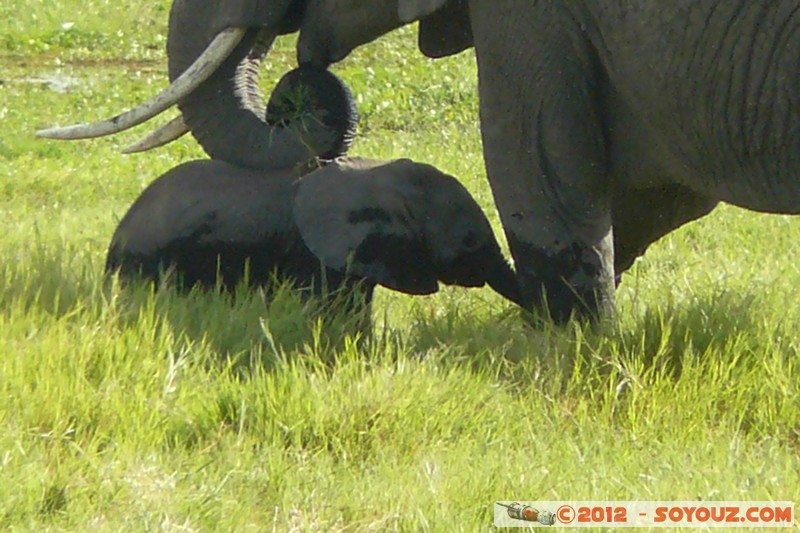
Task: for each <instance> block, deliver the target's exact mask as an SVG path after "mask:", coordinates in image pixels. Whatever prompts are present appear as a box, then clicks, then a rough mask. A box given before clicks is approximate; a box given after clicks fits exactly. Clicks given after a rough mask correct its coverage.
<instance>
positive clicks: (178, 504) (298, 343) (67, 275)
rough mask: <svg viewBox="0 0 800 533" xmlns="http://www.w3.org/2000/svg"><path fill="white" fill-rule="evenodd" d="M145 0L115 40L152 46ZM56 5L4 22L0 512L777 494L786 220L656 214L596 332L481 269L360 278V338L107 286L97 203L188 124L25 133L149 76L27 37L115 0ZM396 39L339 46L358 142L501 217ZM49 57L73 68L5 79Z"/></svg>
mask: <svg viewBox="0 0 800 533" xmlns="http://www.w3.org/2000/svg"><path fill="white" fill-rule="evenodd" d="M90 4H91V8H90V7H84V6H89V5H90ZM12 5H13V6H20V9H27V3H26V2H16V3H14V2H12ZM37 5H38V4H37ZM155 6H156V7H154V8H153V9H152V13H153V15H152V17H151V18H147V17H145V19H144V22H142V23H137V24H128V25H126V28H128V27H129V28H128V29H129V31H130V32H131V33H126V34H125V36H124V38H123V40H124V41H125V42H139V43H155V42H160V38H159V35H160V34H161V33H163V31H164V24H165V16H164V9H165V8H166V7H167V6H168V4H167V3H164V2H157V3H156V4H155ZM34 8H35V9H42V8H40V7H31V9H34ZM5 9H7V8H5V7H4V8H0V10H5ZM51 9H52V10H53V12H52V13H48V16H47V17H45V16H44V14H43V13H40V15H41V16H40V17H39V19H38V23H36V22H35V21H33V20H28V19H27V18H25V17H21V18H20V19H19V20H20V24H19V25H18V26H14V28H13V31H12V30H11V29H10V27H9V26H6V27H4V28H5V29H4V30H2V31H0V42H9V41H12V42H13V43H19V45H18V46H17V45H15V46H14V48H13V50H12V49H10V48H8V47H6V49H8V50H11V52H13V54H14V55H13V57H12V56H10V55H2V54H4V53H5V52H0V69H1V70H0V79H2V80H3V83H2V84H0V102H2V103H0V119H2V121H3V123H4V125H5V133H6V134H5V135H4V136H2V137H1V138H0V175H2V176H4V177H5V179H4V180H3V181H2V186H0V218H1V219H2V220H3V224H4V226H3V228H4V232H3V233H2V235H0V258H2V259H0V353H2V354H3V355H2V358H0V392H1V393H0V424H2V431H0V475H1V476H2V483H0V529H4V530H5V529H12V530H13V529H19V530H41V529H48V528H49V529H58V530H65V531H85V530H87V529H90V528H91V529H94V530H98V531H111V530H119V529H134V530H138V529H154V528H161V529H166V530H179V529H185V530H216V529H220V530H244V529H248V528H250V529H259V530H260V529H268V528H271V529H275V530H278V531H283V530H298V531H299V530H309V529H317V530H324V531H328V530H342V529H347V530H355V531H362V530H375V529H381V530H382V529H399V530H418V529H430V530H436V531H451V530H453V529H456V530H465V531H474V530H484V529H487V527H488V525H489V524H490V523H491V521H492V502H494V501H495V500H499V499H519V500H525V499H562V498H569V499H604V500H615V499H629V498H630V499H639V500H654V499H683V500H686V499H717V500H793V501H800V459H798V457H799V456H800V454H799V453H798V452H799V451H800V391H799V390H798V383H800V364H798V361H800V359H799V358H800V341H798V338H797V335H796V328H797V324H798V323H800V308H799V307H798V306H797V305H796V302H797V300H798V297H800V292H798V291H800V289H798V287H800V270H798V267H797V263H796V261H795V258H796V257H798V256H800V244H798V243H800V219H798V218H793V217H781V216H765V215H758V214H754V213H749V212H745V211H742V210H738V209H733V208H729V207H723V208H721V209H719V210H717V211H716V212H715V213H714V214H713V215H712V216H710V217H708V218H706V219H703V220H701V221H699V222H698V223H695V224H692V225H690V226H688V227H686V228H684V229H682V230H681V231H679V232H677V233H675V234H672V235H670V236H669V237H667V238H666V239H664V240H663V241H661V242H659V243H658V244H657V245H655V246H654V247H653V248H652V249H651V250H650V251H649V252H648V254H647V256H646V257H645V258H643V259H642V260H640V261H639V263H638V264H637V265H636V266H635V267H634V269H633V270H632V272H630V273H629V274H627V275H626V276H625V278H624V279H623V285H622V287H621V289H620V291H619V294H618V306H619V311H620V316H619V318H618V320H617V322H616V323H615V324H614V325H613V326H610V327H609V328H608V329H607V330H606V331H595V330H592V329H591V328H587V327H585V326H582V325H579V324H569V325H567V326H565V327H560V328H556V327H552V326H546V327H545V328H544V329H542V330H540V331H531V330H529V329H528V328H526V327H525V326H524V324H523V321H522V320H520V319H519V317H518V316H517V315H516V312H515V311H514V310H513V308H512V307H510V306H509V305H508V304H506V303H504V302H502V301H501V300H500V299H499V297H497V296H496V295H494V294H493V293H492V292H491V291H489V290H464V289H444V290H442V291H441V292H440V293H439V294H437V295H435V296H431V297H420V298H411V297H407V296H402V295H396V294H392V293H389V292H388V291H383V290H381V291H379V292H378V293H377V297H376V301H375V308H374V309H375V313H374V334H373V336H372V338H370V339H359V338H358V337H357V336H352V335H348V334H347V332H348V331H350V330H349V328H348V324H347V323H342V322H341V321H339V322H336V321H334V322H333V323H325V322H323V321H322V320H320V319H319V317H317V316H316V315H315V314H314V313H313V307H308V306H307V305H306V304H303V303H302V302H300V301H299V300H297V298H296V297H295V296H294V295H293V294H291V293H288V292H282V293H280V294H279V296H278V297H277V298H276V299H275V300H273V301H272V302H265V301H264V299H263V298H262V297H261V296H260V295H258V294H252V295H247V294H240V295H239V297H237V298H236V299H235V300H233V301H231V299H229V298H225V297H222V296H218V295H214V294H200V293H193V294H191V295H189V296H185V297H184V296H179V295H177V294H175V293H173V292H170V291H161V292H158V293H157V294H153V293H152V292H151V291H149V290H148V289H147V288H146V287H138V288H134V289H133V290H130V291H127V290H126V291H122V290H121V289H120V288H119V287H118V286H117V285H115V284H113V283H109V282H107V281H106V280H105V279H104V278H103V276H102V275H101V272H102V264H103V260H104V256H105V251H106V246H107V245H108V242H109V241H110V238H111V234H112V231H113V228H114V226H115V225H116V223H117V222H118V219H119V217H121V216H122V214H123V213H124V211H125V209H126V208H127V207H128V205H130V203H131V202H132V201H133V199H134V198H135V197H136V196H137V195H138V194H139V193H140V192H141V190H142V189H143V188H144V187H145V186H146V184H148V183H149V182H150V181H152V180H153V179H155V178H156V177H157V176H158V175H160V174H161V173H162V172H164V171H166V170H167V169H168V168H171V167H172V166H175V165H176V164H178V163H179V162H182V161H185V160H187V159H190V158H198V157H201V156H202V153H201V151H200V149H199V148H198V147H197V146H196V145H195V144H194V143H193V141H192V140H191V139H189V138H188V137H187V138H184V139H182V140H180V141H178V142H177V143H175V144H173V145H170V146H169V147H167V148H165V149H162V150H160V151H157V152H154V153H152V154H145V155H141V156H133V157H131V156H128V157H123V156H121V155H119V154H118V153H117V152H116V150H117V148H119V147H121V146H124V145H125V144H126V143H127V141H129V140H130V138H132V137H133V136H134V135H136V134H135V133H134V134H130V135H129V137H125V138H122V139H110V140H98V141H86V142H80V143H74V144H59V143H54V142H48V141H38V140H34V139H33V136H32V132H33V131H34V130H36V129H37V128H39V127H41V126H44V125H50V124H53V123H69V122H70V121H72V120H74V119H78V118H79V119H91V118H98V117H102V116H107V115H110V114H111V113H112V112H114V111H117V110H118V109H119V107H121V106H124V105H130V104H133V103H134V102H136V101H139V100H140V99H141V97H142V96H143V95H148V94H152V93H153V92H154V89H155V88H158V87H161V86H163V85H164V83H165V78H166V76H165V75H164V74H163V73H161V72H160V71H158V70H156V71H153V70H152V64H149V66H148V68H149V69H151V70H147V71H142V70H135V69H134V70H131V69H128V68H127V67H126V66H124V65H119V66H117V65H115V64H114V62H113V61H111V62H110V63H104V62H105V61H107V60H109V59H114V58H117V57H118V55H120V54H123V55H126V56H130V55H131V54H133V55H134V56H135V55H136V52H135V49H134V48H132V47H128V46H126V47H123V52H120V49H119V48H118V47H117V46H116V43H115V42H114V40H113V39H111V40H109V41H98V42H97V43H96V45H93V46H91V47H87V48H85V49H83V48H80V47H81V46H83V45H81V44H76V45H75V46H76V47H77V48H76V47H70V46H71V45H70V44H69V43H61V44H59V45H58V46H55V47H54V48H51V50H50V51H49V52H48V54H50V55H48V56H47V57H48V58H49V59H42V58H41V57H39V56H38V53H39V51H40V50H39V45H38V44H37V42H38V41H37V39H38V38H39V37H38V36H40V35H45V34H48V32H51V31H52V32H55V31H57V29H58V28H59V27H60V26H59V24H61V23H63V22H66V21H67V19H65V18H63V17H61V16H60V15H59V13H68V14H70V15H71V18H70V20H75V21H81V20H88V21H89V22H87V23H86V24H88V25H87V26H82V23H81V22H76V25H78V26H79V27H78V28H76V31H77V30H80V31H81V32H84V34H86V35H103V34H104V33H105V30H104V28H103V27H102V26H101V25H100V23H99V22H92V21H100V20H115V21H116V20H122V19H124V14H125V11H126V10H128V9H129V8H128V7H127V6H113V5H109V4H106V3H101V2H93V3H86V2H82V3H78V2H70V1H67V2H60V3H58V6H53V7H52V8H51ZM90 9H91V10H94V11H91V13H92V16H91V17H88V18H86V19H84V18H82V17H81V16H79V15H80V14H81V13H83V12H87V13H89V12H90ZM148 12H150V11H149V10H148ZM97 13H99V14H101V15H102V16H101V17H99V18H95V16H96V14H97ZM0 20H6V19H5V18H3V17H0ZM42 21H49V22H45V23H44V26H42V24H43V23H42ZM151 21H152V24H151V23H150V22H151ZM48 24H49V26H48ZM126 31H127V30H126ZM26 32H30V34H31V35H32V36H33V37H32V39H33V40H34V43H33V44H25V42H24V36H25V35H26ZM414 39H415V36H414V34H413V32H402V33H401V34H399V35H396V36H392V37H391V38H389V39H384V40H382V41H380V42H377V43H374V44H373V45H371V46H370V47H366V48H364V49H363V50H360V51H359V52H358V54H357V55H355V56H354V57H352V58H351V59H349V60H348V61H347V62H346V63H344V64H342V65H341V66H340V67H337V73H338V74H340V75H341V76H342V77H343V78H344V79H345V80H347V82H348V83H349V84H350V86H351V87H352V89H353V92H354V93H355V94H356V96H357V99H358V100H359V106H360V111H361V114H362V121H361V131H362V136H361V137H359V138H358V139H357V140H356V142H355V145H354V147H353V149H352V151H351V152H352V153H353V154H357V155H363V156H370V157H377V158H392V157H403V156H413V157H414V158H415V159H418V160H422V161H427V162H430V163H433V164H435V165H436V166H438V167H440V168H442V169H443V170H446V171H447V172H449V173H451V174H453V175H456V176H458V177H460V178H461V179H462V181H463V182H464V183H465V185H466V186H467V187H468V188H469V189H470V191H471V192H472V193H473V195H475V197H476V198H477V199H478V201H479V203H480V204H481V205H482V206H483V208H484V209H485V210H486V211H487V213H488V214H489V217H490V220H492V222H493V225H494V228H495V230H496V232H497V233H498V235H500V226H499V222H498V220H497V215H496V212H495V210H494V207H493V205H492V201H491V196H490V193H489V190H488V186H487V184H486V183H485V179H484V173H483V166H482V160H481V152H480V138H479V133H478V129H477V114H476V104H477V97H476V93H475V70H474V64H473V60H472V58H471V57H470V56H469V55H468V54H467V55H463V56H460V57H457V58H454V59H450V60H446V61H437V62H428V61H425V60H423V59H421V58H420V56H419V54H418V53H417V52H415V48H414V47H415V42H414ZM291 49H292V41H291V39H288V40H282V41H280V42H279V43H278V45H277V51H276V52H274V53H272V54H270V65H269V69H268V71H267V73H266V74H265V76H264V78H265V79H264V83H265V86H269V85H268V84H269V83H270V82H271V81H272V82H274V80H276V79H277V78H278V77H280V75H281V74H283V72H285V71H287V70H289V69H290V68H292V67H293V64H292V54H291V53H290V51H291ZM151 53H153V54H157V52H152V51H149V49H145V48H141V54H142V55H147V54H151ZM54 57H73V58H78V59H80V60H81V62H82V63H81V65H77V64H71V63H69V62H65V61H63V60H62V62H61V64H56V63H54V59H52V58H54ZM273 58H274V59H273ZM95 59H96V60H97V61H94V60H95ZM161 59H163V56H161ZM161 59H160V60H161ZM100 60H102V61H100ZM87 63H89V64H90V66H84V65H86V64H87ZM161 64H162V65H165V62H163V61H162V62H161ZM91 65H95V66H91ZM51 73H56V74H60V75H64V76H68V77H69V78H70V79H75V80H76V83H75V84H74V85H72V86H71V87H70V88H69V90H67V91H66V92H57V91H55V90H53V89H52V88H50V87H49V86H48V85H47V84H43V83H32V82H30V81H26V80H31V79H42V78H44V77H45V76H44V75H47V74H51ZM431 73H435V74H436V75H435V76H432V75H431Z"/></svg>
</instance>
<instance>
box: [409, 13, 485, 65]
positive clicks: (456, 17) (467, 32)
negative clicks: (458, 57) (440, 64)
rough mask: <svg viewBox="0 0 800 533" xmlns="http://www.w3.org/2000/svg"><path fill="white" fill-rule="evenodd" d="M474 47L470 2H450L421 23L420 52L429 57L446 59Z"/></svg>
mask: <svg viewBox="0 0 800 533" xmlns="http://www.w3.org/2000/svg"><path fill="white" fill-rule="evenodd" d="M473 45H474V41H473V39H472V26H471V23H470V18H469V6H468V0H449V1H448V2H447V3H446V4H445V5H444V7H442V8H441V9H439V10H437V11H435V12H433V13H431V14H430V15H429V16H428V17H426V18H424V19H422V20H420V21H419V50H420V52H422V53H423V54H425V55H426V56H427V57H431V58H438V57H446V56H451V55H454V54H458V53H459V52H463V51H464V50H466V49H467V48H470V47H471V46H473Z"/></svg>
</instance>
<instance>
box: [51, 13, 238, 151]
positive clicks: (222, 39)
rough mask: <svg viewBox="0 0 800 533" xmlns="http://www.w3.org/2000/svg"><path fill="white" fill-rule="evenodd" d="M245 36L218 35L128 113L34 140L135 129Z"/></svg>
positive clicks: (217, 63)
mask: <svg viewBox="0 0 800 533" xmlns="http://www.w3.org/2000/svg"><path fill="white" fill-rule="evenodd" d="M245 32H246V30H245V29H244V28H227V29H225V30H223V31H221V32H220V33H219V34H217V36H216V37H214V40H213V41H211V44H209V45H208V47H207V48H206V49H205V51H203V53H202V54H200V57H198V58H197V59H196V60H195V62H194V63H192V65H191V66H190V67H189V68H187V69H186V70H185V71H184V72H183V74H181V75H180V76H178V77H177V78H176V79H175V81H173V82H172V84H171V85H170V86H169V87H167V88H166V89H164V90H163V91H161V92H160V93H158V94H157V95H156V96H154V97H153V98H151V99H150V100H148V101H147V102H145V103H143V104H141V105H139V106H137V107H136V108H134V109H131V110H130V111H126V112H125V113H122V114H120V115H117V116H115V117H112V118H110V119H108V120H103V121H101V122H94V123H92V124H75V125H73V126H66V127H63V128H49V129H46V130H39V131H37V132H36V136H37V137H46V138H48V139H64V140H73V139H91V138H93V137H103V136H105V135H111V134H113V133H119V132H120V131H124V130H127V129H130V128H132V127H134V126H137V125H139V124H141V123H142V122H145V121H147V120H149V119H151V118H153V117H154V116H156V115H158V114H159V113H161V112H163V111H165V110H166V109H168V108H169V107H171V106H173V105H175V104H176V103H178V102H179V101H180V100H181V99H182V98H184V97H185V96H186V95H188V94H190V93H191V92H192V91H194V90H195V89H196V88H197V86H198V85H200V84H201V83H203V82H204V81H205V80H207V79H208V78H209V76H211V75H212V74H213V73H214V71H216V70H217V68H219V66H220V65H221V64H222V62H223V61H225V59H227V57H228V56H229V55H230V53H231V52H232V51H233V49H234V48H236V45H237V44H239V41H241V40H242V37H244V34H245Z"/></svg>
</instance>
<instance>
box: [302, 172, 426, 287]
mask: <svg viewBox="0 0 800 533" xmlns="http://www.w3.org/2000/svg"><path fill="white" fill-rule="evenodd" d="M412 165H413V164H412V163H411V162H410V161H408V160H398V161H393V162H390V163H385V162H375V161H369V160H361V159H339V160H337V161H335V162H334V163H331V164H330V165H327V166H325V167H322V168H320V169H319V170H316V171H314V172H312V173H310V174H308V175H306V176H304V177H303V178H302V179H301V181H300V185H299V187H298V191H297V196H296V197H295V202H294V207H293V215H294V219H295V223H296V224H297V227H298V229H299V231H300V235H301V236H302V238H303V241H304V242H305V244H306V246H308V248H309V250H311V252H312V253H313V254H314V255H315V256H316V257H317V258H318V259H319V260H320V261H321V262H322V263H323V264H324V265H325V266H326V267H327V268H331V269H334V270H338V271H340V272H343V273H347V274H348V275H353V276H357V277H362V278H365V279H367V280H369V281H371V282H374V283H378V284H380V285H383V286H385V287H388V288H390V289H394V290H398V291H401V292H405V293H409V294H430V293H433V292H436V291H437V290H438V289H439V285H438V283H437V281H436V274H435V270H434V267H433V265H432V262H431V258H430V253H429V252H428V250H427V246H426V243H425V239H424V235H423V226H422V223H423V219H422V218H421V217H420V213H417V211H418V210H419V208H420V206H422V205H423V204H424V202H425V198H424V196H423V194H422V188H421V186H420V185H419V183H418V181H417V180H415V179H414V176H413V175H411V174H410V173H411V169H412Z"/></svg>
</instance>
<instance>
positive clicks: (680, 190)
mask: <svg viewBox="0 0 800 533" xmlns="http://www.w3.org/2000/svg"><path fill="white" fill-rule="evenodd" d="M717 203H718V202H717V200H714V199H711V198H709V197H707V196H703V195H701V194H697V193H696V192H694V191H691V190H689V189H687V188H686V187H683V186H681V185H675V184H672V185H665V186H662V187H652V188H648V189H621V190H617V191H614V195H613V200H612V221H613V223H614V272H615V275H616V277H615V283H616V285H617V286H619V283H620V281H621V280H622V273H623V272H625V271H626V270H628V269H629V268H630V267H631V266H632V265H633V262H634V261H635V260H636V258H637V257H639V256H640V255H643V254H644V252H645V250H647V247H648V246H650V245H651V244H652V243H654V242H655V241H657V240H658V239H660V238H661V237H663V236H664V235H666V234H667V233H669V232H671V231H672V230H674V229H676V228H678V227H680V226H682V225H684V224H686V223H687V222H691V221H692V220H695V219H697V218H700V217H702V216H704V215H707V214H708V213H710V212H711V210H712V209H714V207H716V205H717Z"/></svg>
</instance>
